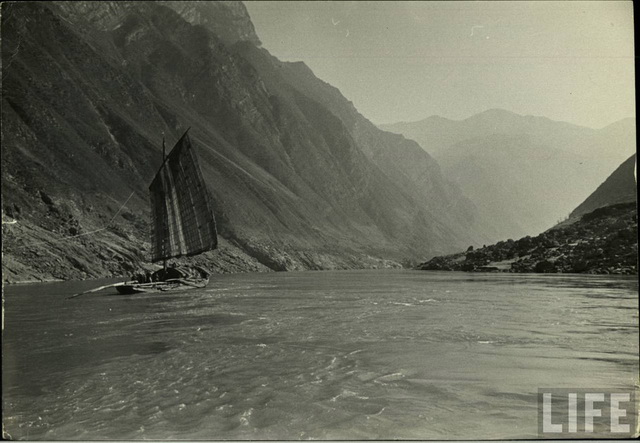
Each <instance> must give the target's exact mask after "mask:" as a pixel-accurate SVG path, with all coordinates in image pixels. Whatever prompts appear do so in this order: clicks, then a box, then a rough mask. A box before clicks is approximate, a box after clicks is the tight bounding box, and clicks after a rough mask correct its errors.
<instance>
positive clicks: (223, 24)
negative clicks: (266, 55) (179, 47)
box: [160, 1, 261, 46]
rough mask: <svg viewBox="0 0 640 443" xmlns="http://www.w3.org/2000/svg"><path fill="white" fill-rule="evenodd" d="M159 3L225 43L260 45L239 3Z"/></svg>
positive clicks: (245, 11) (244, 9) (245, 12)
mask: <svg viewBox="0 0 640 443" xmlns="http://www.w3.org/2000/svg"><path fill="white" fill-rule="evenodd" d="M160 3H161V4H163V5H166V6H168V7H170V8H171V9H173V10H175V11H176V12H177V13H178V14H180V16H181V17H182V18H183V19H185V20H186V21H188V22H189V23H191V24H192V25H200V26H203V27H205V28H207V29H208V30H210V31H211V32H213V33H214V34H216V35H217V36H218V37H220V38H221V39H222V40H223V41H224V42H225V43H229V44H233V43H236V42H239V41H247V42H251V43H253V44H254V45H256V46H260V45H261V42H260V39H259V38H258V36H257V35H256V30H255V28H254V27H253V23H251V19H250V18H249V14H248V13H247V8H246V7H245V6H244V4H243V3H242V2H240V1H215V2H207V1H203V2H184V1H168V2H160Z"/></svg>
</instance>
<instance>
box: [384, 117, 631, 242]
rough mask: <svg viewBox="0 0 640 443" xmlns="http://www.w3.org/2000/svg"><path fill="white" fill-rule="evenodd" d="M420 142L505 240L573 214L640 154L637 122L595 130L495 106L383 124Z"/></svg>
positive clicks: (543, 227) (541, 229)
mask: <svg viewBox="0 0 640 443" xmlns="http://www.w3.org/2000/svg"><path fill="white" fill-rule="evenodd" d="M381 127H382V128H383V129H385V130H388V131H392V132H396V133H401V134H403V135H404V136H406V137H408V138H411V139H413V140H416V141H417V142H418V143H419V144H420V146H422V148H423V149H425V150H426V151H427V152H429V153H430V154H432V155H433V156H434V157H435V158H436V160H437V161H438V162H439V164H440V165H441V167H442V170H443V173H444V174H445V176H447V177H449V178H450V179H451V180H453V181H455V182H456V183H458V184H459V185H460V187H461V188H462V191H463V192H464V193H465V195H467V196H468V197H469V198H470V199H471V200H472V201H473V202H474V204H475V205H476V206H477V207H478V209H479V211H480V215H481V218H483V219H485V220H489V221H490V222H491V223H492V224H493V225H494V226H495V227H496V230H497V231H498V232H500V233H501V235H502V236H503V237H513V238H517V237H521V236H523V235H527V234H537V233H539V232H542V231H544V230H546V229H548V228H550V227H551V226H553V225H554V224H555V223H556V222H557V221H558V220H560V219H563V218H565V217H566V216H567V215H568V214H569V212H570V211H572V210H573V209H574V208H575V207H576V206H577V205H578V204H579V203H580V202H582V201H583V200H584V199H585V198H586V197H587V196H588V195H589V193H590V191H591V190H592V189H594V188H595V187H597V186H598V185H599V184H600V183H602V182H603V181H604V180H605V179H606V177H607V176H608V175H609V174H610V172H611V171H612V170H613V169H614V168H616V167H617V166H618V165H620V163H622V161H624V160H625V159H627V158H628V157H629V155H631V154H632V153H633V152H635V139H636V128H635V120H634V119H623V120H621V121H618V122H615V123H613V124H611V125H608V126H606V127H604V128H601V129H597V130H596V129H591V128H587V127H583V126H578V125H573V124H570V123H565V122H556V121H553V120H550V119H548V118H545V117H534V116H522V115H519V114H515V113H513V112H509V111H505V110H501V109H492V110H488V111H485V112H482V113H480V114H477V115H474V116H472V117H469V118H467V119H464V120H460V121H456V120H449V119H445V118H442V117H429V118H427V119H424V120H421V121H418V122H412V123H398V124H393V125H382V126H381Z"/></svg>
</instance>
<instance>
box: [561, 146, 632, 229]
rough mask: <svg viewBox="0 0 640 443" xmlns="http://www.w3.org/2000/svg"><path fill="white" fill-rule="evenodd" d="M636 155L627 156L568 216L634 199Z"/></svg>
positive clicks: (577, 215) (570, 217)
mask: <svg viewBox="0 0 640 443" xmlns="http://www.w3.org/2000/svg"><path fill="white" fill-rule="evenodd" d="M635 169H636V155H635V154H634V155H632V156H631V157H629V158H628V159H627V160H626V161H625V162H624V163H622V164H621V165H620V166H619V167H618V168H617V169H616V170H615V171H614V172H613V174H611V175H610V176H609V178H607V180H605V182H604V183H602V184H601V185H600V186H599V187H598V189H596V190H595V192H594V193H593V194H591V195H590V196H589V197H588V198H587V199H586V200H585V201H584V202H583V203H582V204H581V205H580V206H578V207H577V208H576V209H575V210H574V211H573V212H572V213H571V215H570V216H569V219H574V218H576V217H580V216H582V215H584V214H587V213H589V212H592V211H594V210H595V209H598V208H601V207H603V206H608V205H612V204H616V203H624V202H633V201H636V179H635Z"/></svg>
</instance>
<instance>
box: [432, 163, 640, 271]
mask: <svg viewBox="0 0 640 443" xmlns="http://www.w3.org/2000/svg"><path fill="white" fill-rule="evenodd" d="M634 172H635V155H633V156H632V157H630V158H629V159H628V160H627V161H625V162H624V163H623V164H622V165H620V167H618V168H617V169H616V170H615V171H614V172H613V173H612V174H611V175H610V176H609V178H607V180H606V181H605V182H604V183H603V184H602V185H601V186H599V187H598V189H597V190H596V191H594V192H593V193H592V194H591V195H590V196H589V197H588V198H587V199H586V200H585V201H584V202H583V203H582V204H581V205H579V206H578V208H576V209H575V210H574V211H573V212H572V214H571V217H570V218H569V219H568V220H566V221H564V222H562V223H559V224H558V225H556V226H554V227H553V228H552V229H549V230H547V231H546V232H543V233H542V234H540V235H538V236H535V237H530V236H526V237H524V238H521V239H520V240H517V241H513V240H511V239H509V240H507V241H500V242H498V243H496V244H494V245H491V246H484V247H482V248H480V249H473V248H469V249H468V250H467V251H466V252H462V253H458V254H453V255H448V256H442V257H435V258H433V259H431V260H430V261H428V262H425V263H422V264H421V265H419V269H423V270H447V271H485V272H486V271H496V272H497V271H502V272H572V273H595V274H637V273H638V212H637V198H636V180H635V174H634Z"/></svg>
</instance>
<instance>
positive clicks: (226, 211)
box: [2, 2, 491, 281]
mask: <svg viewBox="0 0 640 443" xmlns="http://www.w3.org/2000/svg"><path fill="white" fill-rule="evenodd" d="M2 42H3V44H2V59H3V74H2V75H3V77H2V101H3V105H2V146H3V150H2V197H3V201H2V205H3V206H2V207H3V244H4V246H3V254H4V255H3V276H4V277H3V279H5V280H9V281H16V280H24V279H34V278H39V279H46V278H89V277H102V276H111V275H120V274H123V273H124V274H125V275H126V274H128V273H130V272H132V271H133V270H136V269H138V268H140V267H141V266H146V265H145V261H146V259H147V258H148V248H149V244H148V240H147V238H148V231H149V226H148V211H149V208H148V201H147V186H148V183H149V182H150V181H151V179H152V177H153V175H154V174H155V171H156V169H157V168H158V166H159V165H160V162H161V157H162V154H161V152H162V148H161V140H162V134H163V133H164V134H165V136H166V138H167V144H168V145H169V146H171V144H172V143H173V142H175V141H176V140H177V139H178V138H179V136H180V135H182V133H183V132H184V130H186V129H187V128H188V127H191V131H190V135H191V139H192V141H193V142H194V143H195V145H196V149H198V152H199V155H200V159H201V167H202V169H203V174H204V176H205V179H206V181H207V183H208V187H209V189H210V190H211V192H212V194H213V200H214V210H215V213H216V216H217V221H218V226H219V230H220V235H221V237H222V239H223V240H222V242H221V244H222V248H221V249H220V250H219V251H215V252H212V253H207V254H205V255H203V256H201V257H199V258H197V259H195V260H200V262H202V263H203V264H206V265H207V266H209V267H211V268H213V269H214V270H217V271H219V272H227V271H228V272H232V271H238V270H268V269H271V270H293V269H327V268H354V267H381V266H383V267H384V266H399V263H400V262H402V261H410V260H412V259H413V258H414V257H417V256H418V255H419V254H423V253H424V251H428V254H431V255H435V254H442V253H446V252H450V251H452V250H455V249H459V248H460V247H461V246H462V245H466V244H469V243H476V244H477V243H479V242H482V241H484V240H485V239H486V238H488V235H489V236H490V231H491V228H490V227H489V226H488V225H487V224H485V223H483V222H482V220H481V219H480V217H479V216H478V213H477V210H476V208H475V207H474V205H473V204H472V203H471V202H470V201H469V200H468V199H467V198H466V197H464V195H463V194H462V192H461V191H460V189H459V188H457V186H456V185H454V184H452V183H449V182H448V181H447V180H446V179H445V178H444V177H443V174H442V173H441V172H440V168H439V166H438V164H437V163H436V162H435V160H433V159H432V158H431V157H430V156H429V155H428V154H426V153H425V152H424V151H423V150H422V149H420V147H419V146H418V145H417V144H416V143H414V142H412V141H408V140H406V139H405V138H404V137H402V136H398V135H394V134H388V133H385V132H383V131H381V130H379V129H377V128H376V127H374V126H373V125H372V124H371V123H370V122H368V121H367V120H366V119H365V118H364V117H363V116H361V115H360V114H358V113H357V111H356V110H355V109H354V108H353V106H352V105H351V104H350V103H349V102H348V100H346V99H345V98H344V97H343V96H342V95H341V94H340V93H339V91H337V90H336V89H335V88H332V87H331V86H329V85H327V84H326V83H324V82H322V81H320V80H319V79H317V78H316V77H315V76H314V75H313V73H312V72H311V71H310V70H309V69H308V68H307V67H306V66H304V65H303V64H301V63H282V62H280V61H279V60H277V59H275V58H274V57H272V56H271V55H270V54H269V53H268V52H267V51H266V50H264V49H260V48H259V39H258V37H257V36H256V35H255V32H254V31H253V26H252V25H251V22H250V20H249V18H248V16H247V14H246V10H245V9H244V6H243V5H242V4H241V3H238V2H215V3H211V2H199V3H190V4H185V3H183V2H158V3H155V2H95V3H92V2H59V3H58V2H54V3H36V2H16V3H5V4H3V5H2ZM488 233H489V234H488Z"/></svg>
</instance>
